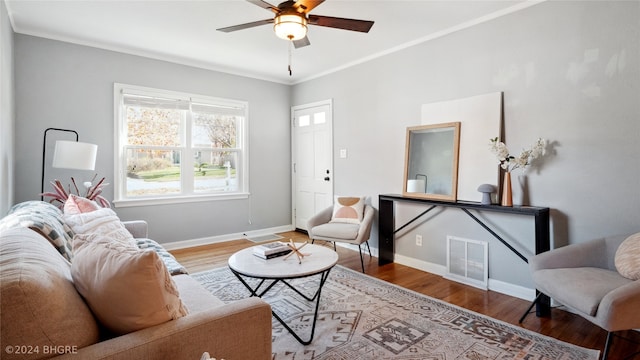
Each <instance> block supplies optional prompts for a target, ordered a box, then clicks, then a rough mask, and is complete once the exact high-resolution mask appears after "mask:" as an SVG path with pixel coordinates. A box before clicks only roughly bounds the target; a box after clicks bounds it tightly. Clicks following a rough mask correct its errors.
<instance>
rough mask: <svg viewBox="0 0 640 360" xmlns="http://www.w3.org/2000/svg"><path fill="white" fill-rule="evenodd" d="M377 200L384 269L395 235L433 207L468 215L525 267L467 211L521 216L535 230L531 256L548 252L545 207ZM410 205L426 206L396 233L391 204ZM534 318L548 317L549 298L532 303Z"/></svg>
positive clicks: (393, 197)
mask: <svg viewBox="0 0 640 360" xmlns="http://www.w3.org/2000/svg"><path fill="white" fill-rule="evenodd" d="M378 200H379V222H378V238H379V240H378V241H379V244H378V246H379V256H378V265H384V264H388V263H392V262H393V258H394V254H395V239H394V238H395V234H396V233H397V232H399V231H400V230H402V229H404V228H405V227H407V226H408V225H410V224H411V223H413V222H414V221H416V220H418V219H419V218H420V217H422V216H423V215H425V214H427V213H428V212H430V211H431V210H433V209H435V208H436V207H439V206H441V207H452V208H458V209H461V210H462V211H463V212H464V213H466V214H467V215H469V216H470V217H471V218H472V219H473V220H475V221H476V222H477V223H478V224H479V225H480V226H482V227H483V228H484V229H485V230H487V231H488V232H489V233H490V234H491V235H493V236H494V237H495V238H496V239H498V240H499V241H500V242H501V243H502V244H504V245H505V246H506V247H507V248H509V249H510V250H511V251H513V253H514V254H516V255H517V256H518V257H519V258H520V259H522V260H523V261H524V262H526V263H528V262H529V261H528V259H527V258H526V257H525V256H523V255H522V254H521V253H520V252H519V251H518V250H517V249H515V248H514V247H513V246H511V244H509V242H507V241H506V240H504V239H503V238H502V237H500V235H498V234H497V233H496V232H495V231H493V230H492V229H491V228H490V227H489V226H487V225H486V224H485V223H484V222H483V221H482V220H481V219H479V218H478V217H477V216H475V215H474V214H473V213H472V212H471V210H474V211H491V212H500V213H507V214H512V215H525V216H532V217H533V219H534V223H535V225H534V228H535V253H536V254H540V253H542V252H545V251H548V250H550V247H551V245H550V244H551V242H550V239H549V208H547V207H534V206H508V207H507V206H500V205H482V204H480V203H477V202H470V201H455V202H447V201H438V200H428V199H421V198H412V197H405V196H402V195H395V194H384V195H379V196H378ZM396 201H398V202H411V203H418V204H424V205H427V206H429V207H428V208H427V209H426V210H425V211H423V212H422V213H420V214H419V215H418V216H416V217H415V218H413V219H411V220H410V221H409V222H407V223H406V224H404V225H402V226H400V227H399V228H397V229H396V227H395V214H394V213H395V205H394V202H396ZM536 304H537V305H536V315H537V316H548V315H549V314H550V311H551V310H550V304H551V301H550V299H549V297H547V296H545V295H543V296H541V298H540V299H539V300H538V302H537V303H536Z"/></svg>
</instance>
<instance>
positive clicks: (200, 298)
mask: <svg viewBox="0 0 640 360" xmlns="http://www.w3.org/2000/svg"><path fill="white" fill-rule="evenodd" d="M171 278H172V279H173V280H174V282H175V283H176V287H177V288H178V291H179V292H180V300H182V302H183V303H184V305H185V306H186V307H187V308H188V309H189V314H193V313H197V312H200V311H205V310H209V309H213V308H216V307H219V306H223V305H224V302H223V301H222V300H220V299H218V298H217V297H215V296H213V295H212V294H211V293H210V292H209V291H207V289H205V288H204V287H202V285H200V283H199V282H198V281H196V280H195V279H194V278H192V277H191V276H189V275H184V274H181V275H176V276H173V277H171Z"/></svg>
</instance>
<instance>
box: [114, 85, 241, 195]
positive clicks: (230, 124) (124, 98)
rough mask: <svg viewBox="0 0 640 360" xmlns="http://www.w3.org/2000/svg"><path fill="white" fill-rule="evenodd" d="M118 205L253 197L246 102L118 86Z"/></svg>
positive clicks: (116, 182)
mask: <svg viewBox="0 0 640 360" xmlns="http://www.w3.org/2000/svg"><path fill="white" fill-rule="evenodd" d="M114 102H115V114H116V119H115V122H116V141H115V143H116V157H115V159H116V160H115V167H116V169H115V174H116V176H115V177H116V179H115V185H114V188H115V192H116V193H115V200H114V203H115V204H116V206H126V205H139V204H154V203H155V204H157V203H170V202H183V201H201V200H209V199H229V198H246V197H247V195H248V185H247V184H248V163H247V159H248V155H247V144H246V141H245V140H246V132H247V131H246V130H247V112H248V109H247V108H248V106H247V103H246V102H242V101H235V100H225V99H218V98H212V97H205V96H199V95H191V94H184V93H177V92H171V91H164V90H157V89H150V88H143V87H138V86H129V85H122V84H115V86H114Z"/></svg>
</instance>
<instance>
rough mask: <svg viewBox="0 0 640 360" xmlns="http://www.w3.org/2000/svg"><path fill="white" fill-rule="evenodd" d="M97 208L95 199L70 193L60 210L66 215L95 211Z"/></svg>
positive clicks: (98, 207)
mask: <svg viewBox="0 0 640 360" xmlns="http://www.w3.org/2000/svg"><path fill="white" fill-rule="evenodd" d="M98 209H100V206H99V205H98V203H96V202H95V201H93V200H89V199H87V198H83V197H80V196H77V195H74V194H70V195H69V197H68V198H67V201H65V202H64V206H63V208H62V211H63V212H64V213H65V214H68V215H75V214H82V213H88V212H92V211H96V210H98Z"/></svg>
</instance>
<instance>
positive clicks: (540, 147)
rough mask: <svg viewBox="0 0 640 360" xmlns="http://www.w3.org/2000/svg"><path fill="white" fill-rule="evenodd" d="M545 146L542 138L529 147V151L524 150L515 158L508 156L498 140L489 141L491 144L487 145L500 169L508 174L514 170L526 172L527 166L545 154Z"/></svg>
mask: <svg viewBox="0 0 640 360" xmlns="http://www.w3.org/2000/svg"><path fill="white" fill-rule="evenodd" d="M546 146H547V141H546V140H545V139H542V138H538V139H537V140H536V142H535V144H533V145H532V146H531V148H530V149H524V150H522V152H521V153H520V155H518V156H517V157H515V156H513V155H510V154H509V149H508V148H507V146H506V145H505V144H504V143H503V142H501V141H498V138H494V139H491V144H489V149H490V150H491V152H493V154H494V155H495V156H496V158H497V159H498V162H499V163H500V167H501V168H503V169H504V170H506V171H508V172H510V171H511V170H515V169H518V168H520V169H522V170H523V171H524V170H526V168H527V166H529V165H530V164H531V162H532V161H533V160H535V159H537V158H538V157H540V156H542V155H544V154H545V148H546Z"/></svg>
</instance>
